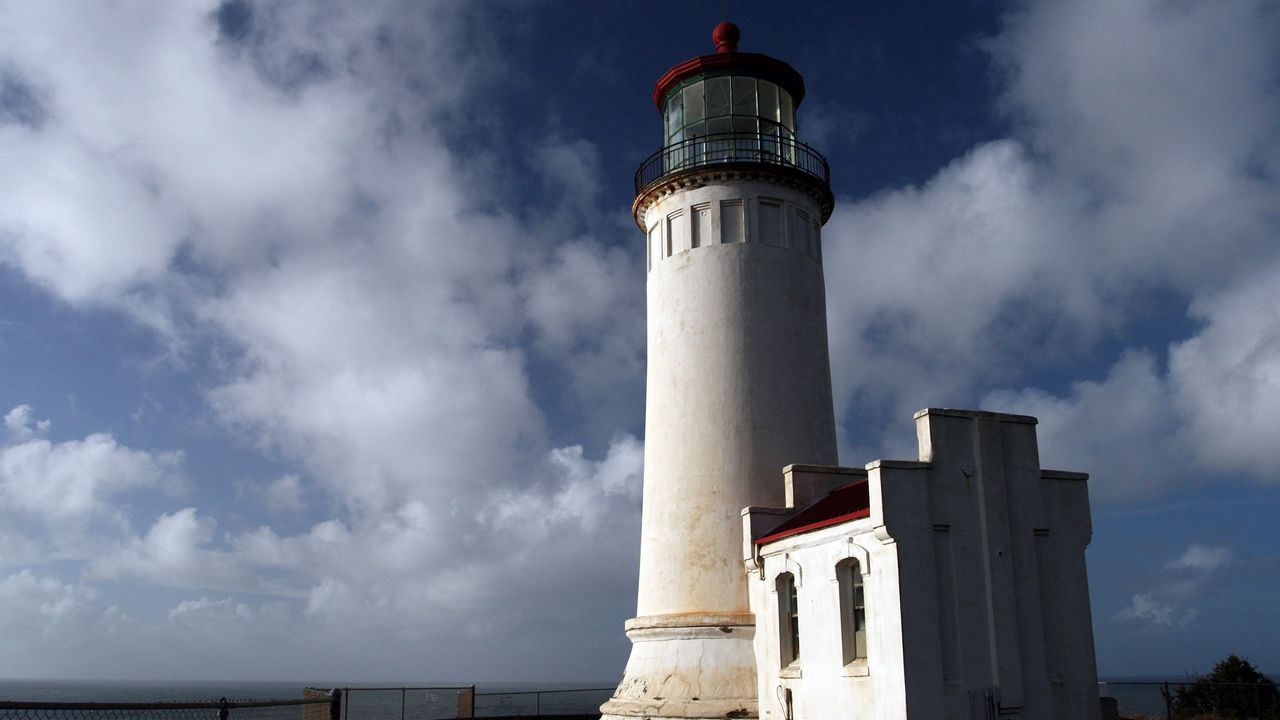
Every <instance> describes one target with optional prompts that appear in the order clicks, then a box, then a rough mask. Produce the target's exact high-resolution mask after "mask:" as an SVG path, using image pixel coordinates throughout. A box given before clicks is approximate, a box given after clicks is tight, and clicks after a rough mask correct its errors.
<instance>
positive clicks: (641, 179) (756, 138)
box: [636, 133, 831, 195]
mask: <svg viewBox="0 0 1280 720" xmlns="http://www.w3.org/2000/svg"><path fill="white" fill-rule="evenodd" d="M731 163H732V164H737V163H747V164H751V163H760V164H764V165H776V166H781V167H786V168H793V169H795V170H799V171H800V172H802V173H804V174H806V175H811V176H813V177H815V178H817V179H819V180H821V181H822V182H823V183H824V184H828V185H829V184H830V183H831V168H830V167H828V166H827V160H826V158H824V157H822V154H821V153H819V152H818V151H817V150H814V149H813V148H811V147H809V146H808V145H806V144H804V143H802V142H800V141H798V140H795V139H793V138H789V137H782V136H778V135H769V134H766V133H720V134H717V135H703V136H701V137H694V138H689V139H687V140H681V141H680V142H677V143H672V144H670V145H667V146H665V147H663V148H662V149H660V150H658V151H657V152H655V153H654V154H652V155H650V156H649V157H648V158H646V159H645V161H644V162H642V163H640V169H639V170H636V194H637V195H639V194H640V193H641V192H642V191H643V190H644V189H645V188H647V187H649V186H650V185H652V184H653V183H654V182H656V181H657V180H659V179H660V178H662V177H663V176H665V175H667V174H669V173H674V172H679V171H681V170H688V169H691V168H699V167H705V166H708V165H721V164H731Z"/></svg>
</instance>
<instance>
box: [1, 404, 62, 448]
mask: <svg viewBox="0 0 1280 720" xmlns="http://www.w3.org/2000/svg"><path fill="white" fill-rule="evenodd" d="M50 427H52V423H51V422H50V421H49V420H36V421H35V422H32V420H31V406H30V405H19V406H17V407H15V408H14V409H12V410H10V411H9V412H7V413H5V416H4V430H5V434H6V436H7V437H8V439H9V442H10V443H20V442H25V441H27V440H30V439H32V438H34V437H35V436H36V435H44V434H45V433H47V432H49V428H50Z"/></svg>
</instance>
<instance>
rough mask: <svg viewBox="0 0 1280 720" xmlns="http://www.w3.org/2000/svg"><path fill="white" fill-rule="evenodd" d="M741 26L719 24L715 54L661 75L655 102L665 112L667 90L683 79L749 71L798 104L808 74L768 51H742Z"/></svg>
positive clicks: (655, 92)
mask: <svg viewBox="0 0 1280 720" xmlns="http://www.w3.org/2000/svg"><path fill="white" fill-rule="evenodd" d="M740 36H741V34H740V33H739V31H738V26H737V25H734V24H733V23H731V22H728V21H726V22H722V23H720V24H719V25H716V28H715V30H713V31H712V32H711V39H712V41H713V42H715V44H716V52H715V54H714V55H700V56H698V57H696V58H692V59H690V60H685V61H684V62H682V63H680V64H679V65H676V66H675V67H673V68H671V69H670V70H668V71H667V72H666V74H665V75H663V76H662V77H660V78H658V84H657V86H656V87H654V89H653V104H654V105H656V106H657V107H658V112H662V105H663V102H664V101H665V100H666V97H667V93H668V92H669V91H670V90H671V89H672V88H674V87H676V86H677V85H679V84H680V83H682V82H684V81H685V80H688V79H689V78H692V77H696V76H698V75H706V74H710V73H721V74H732V75H745V76H748V77H754V78H759V79H761V80H768V81H770V82H773V83H777V84H778V85H779V86H780V87H781V88H782V89H783V90H786V91H787V92H788V93H790V94H791V99H792V101H793V102H794V103H795V106H796V107H799V106H800V101H801V100H803V99H804V78H802V77H800V73H798V72H796V70H795V68H793V67H791V66H790V65H788V64H786V63H784V62H782V61H781V60H778V59H776V58H771V57H769V56H768V55H760V54H758V53H741V52H738V38H739V37H740Z"/></svg>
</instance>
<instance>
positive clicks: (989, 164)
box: [826, 0, 1280, 499]
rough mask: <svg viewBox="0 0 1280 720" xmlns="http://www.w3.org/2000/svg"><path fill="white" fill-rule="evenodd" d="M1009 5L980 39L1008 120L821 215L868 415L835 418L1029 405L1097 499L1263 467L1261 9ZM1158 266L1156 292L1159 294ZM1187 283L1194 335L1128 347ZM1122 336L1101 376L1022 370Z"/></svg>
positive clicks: (837, 350)
mask: <svg viewBox="0 0 1280 720" xmlns="http://www.w3.org/2000/svg"><path fill="white" fill-rule="evenodd" d="M1006 20H1007V25H1006V27H1005V30H1004V31H1003V32H1002V33H1001V35H1000V36H999V37H998V38H996V39H994V40H992V41H991V42H990V43H989V48H990V49H991V52H992V55H993V58H994V59H995V61H996V63H997V66H998V67H999V68H1000V69H1001V72H1002V75H1003V77H1004V79H1005V82H1006V87H1005V93H1004V96H1003V103H1004V107H1005V109H1006V111H1007V113H1008V116H1009V117H1010V119H1011V120H1012V121H1013V124H1014V126H1015V133H1014V136H1013V137H1012V138H1010V139H1006V140H1001V141H995V142H990V143H987V144H984V145H980V146H978V147H976V148H974V149H973V150H971V151H970V152H969V154H968V155H966V156H965V157H963V158H960V159H958V160H956V161H954V162H952V163H951V164H950V165H949V166H948V167H946V168H944V169H943V170H942V171H940V172H939V173H938V174H937V175H936V176H935V177H934V178H932V179H931V180H930V181H929V182H928V183H926V184H924V185H923V186H922V187H920V188H901V189H898V190H894V191H891V192H885V193H882V194H879V195H876V196H873V197H871V198H869V199H867V200H865V201H862V202H859V203H855V204H851V205H850V204H847V203H846V204H845V205H844V206H843V207H842V208H838V209H837V211H836V214H835V216H834V217H833V218H832V220H831V222H830V223H829V224H828V226H827V229H826V240H827V243H826V248H827V249H828V251H827V259H828V277H829V278H832V277H834V278H840V279H841V280H840V281H838V282H831V283H829V289H828V295H829V304H830V308H831V309H830V318H831V340H832V347H833V354H834V355H835V358H836V362H834V363H833V374H834V380H835V385H836V388H837V392H838V397H837V409H838V412H839V414H840V415H841V417H842V422H844V423H845V424H846V425H849V429H850V430H857V431H859V433H860V436H859V437H856V438H855V439H856V440H857V441H860V442H862V443H864V444H865V445H873V446H874V445H876V444H877V443H876V442H875V441H876V440H877V439H878V438H877V437H876V434H877V433H882V432H883V431H884V430H885V426H883V425H879V424H877V423H875V421H874V420H872V421H871V423H872V424H871V425H870V426H868V427H862V428H859V427H857V426H855V425H852V424H851V423H867V422H868V418H878V417H893V418H897V417H907V416H908V413H910V411H911V410H913V409H916V408H919V407H925V406H928V405H940V404H970V403H973V402H975V400H978V401H980V403H981V404H982V405H984V406H986V407H988V408H989V409H994V410H1021V411H1024V412H1030V413H1032V414H1037V415H1041V419H1042V421H1043V422H1042V426H1041V432H1042V435H1043V437H1042V443H1041V446H1042V450H1043V452H1044V454H1045V456H1046V458H1048V459H1049V462H1051V463H1052V464H1054V465H1059V466H1064V467H1068V468H1074V469H1081V470H1087V471H1090V472H1092V473H1093V477H1094V480H1093V483H1092V485H1091V488H1092V490H1093V494H1094V495H1095V496H1098V497H1101V498H1103V499H1117V498H1122V497H1134V496H1137V495H1139V494H1155V493H1160V492H1164V491H1166V490H1167V489H1168V488H1169V487H1171V486H1174V485H1177V484H1182V483H1185V482H1187V481H1188V480H1189V479H1195V478H1202V477H1215V476H1220V475H1221V474H1224V473H1231V472H1237V473H1248V474H1249V475H1251V476H1252V477H1254V478H1255V479H1258V480H1262V481H1270V478H1271V475H1273V473H1270V472H1269V468H1272V467H1274V466H1275V464H1276V462H1277V460H1280V458H1277V456H1276V454H1275V453H1276V449H1275V447H1273V446H1274V445H1275V444H1274V443H1270V444H1269V443H1266V442H1265V441H1262V440H1261V437H1262V434H1260V431H1259V428H1265V427H1270V426H1272V425H1274V424H1275V423H1276V421H1277V420H1278V419H1280V418H1277V417H1275V411H1274V408H1275V407H1280V403H1277V399H1280V380H1277V378H1278V377H1280V376H1278V375H1277V373H1278V372H1280V341H1277V339H1276V338H1277V336H1276V331H1275V327H1277V326H1278V325H1280V322H1277V314H1278V312H1280V311H1278V310H1277V307H1278V306H1277V304H1276V299H1275V293H1274V287H1275V286H1276V284H1277V282H1278V280H1277V278H1280V245H1277V244H1276V243H1275V238H1276V237H1277V236H1280V223H1278V222H1277V219H1276V216H1275V214H1274V207H1275V206H1276V204H1277V202H1280V181H1277V178H1280V100H1277V98H1276V96H1275V94H1274V93H1273V92H1272V88H1274V84H1275V82H1276V81H1277V80H1278V79H1280V70H1278V68H1280V65H1278V64H1277V63H1276V62H1275V59H1276V57H1277V50H1276V45H1275V42H1274V40H1275V37H1276V36H1277V32H1278V31H1280V28H1277V27H1276V26H1277V22H1276V16H1275V14H1274V13H1268V12H1266V11H1265V10H1264V9H1263V5H1262V4H1261V3H1257V2H1241V3H1235V4H1232V5H1231V6H1230V7H1229V8H1228V7H1222V6H1220V5H1217V4H1214V3H1198V2H1190V3H1180V4H1174V5H1169V4H1162V3H1155V2H1133V3H1112V2H1106V1H1105V0H1099V1H1093V0H1090V1H1086V2H1075V3H1065V4H1063V3H1028V4H1026V5H1023V6H1022V7H1020V8H1019V9H1018V10H1017V11H1015V12H1014V13H1012V14H1010V15H1009V16H1008V17H1007V18H1006ZM1157 289H1158V290H1159V291H1160V297H1161V300H1160V302H1165V303H1168V302H1172V303H1175V306H1174V307H1173V308H1172V309H1170V308H1163V307H1161V308H1153V307H1152V300H1151V299H1150V298H1151V295H1150V293H1151V292H1152V291H1153V290H1157ZM1187 307H1189V310H1188V312H1189V315H1190V317H1191V318H1192V319H1194V320H1197V321H1199V322H1201V323H1202V325H1201V327H1200V328H1198V329H1196V330H1194V331H1192V335H1191V336H1190V337H1186V338H1176V337H1174V338H1169V339H1172V340H1174V342H1173V343H1172V344H1171V345H1170V346H1168V347H1167V348H1166V347H1154V348H1153V347H1143V346H1134V347H1128V348H1125V347H1124V346H1125V345H1126V344H1127V341H1128V339H1129V336H1130V335H1131V334H1132V333H1134V331H1136V330H1145V328H1144V327H1143V326H1144V325H1145V324H1147V323H1151V322H1156V323H1158V324H1163V325H1166V326H1168V325H1171V323H1170V321H1169V319H1168V318H1170V317H1176V316H1177V315H1178V314H1179V313H1180V312H1181V311H1182V310H1183V309H1184V308H1187ZM1153 317H1154V318H1155V319H1154V320H1153V319H1152V318H1153ZM1142 334H1143V335H1145V332H1144V333H1142ZM1166 337H1167V336H1166ZM1165 342H1168V339H1166V340H1165ZM1117 345H1119V346H1120V349H1118V350H1116V351H1115V357H1116V360H1115V361H1114V365H1113V366H1112V367H1111V368H1110V369H1108V370H1105V371H1101V372H1098V373H1097V375H1098V379H1093V380H1085V379H1077V380H1076V381H1075V382H1074V383H1072V384H1071V386H1070V389H1069V390H1067V391H1065V392H1064V391H1061V390H1054V391H1050V390H1046V389H1044V388H1042V387H1035V386H1032V387H1027V385H1028V384H1029V383H1033V382H1037V381H1039V379H1040V378H1042V377H1044V376H1045V375H1060V374H1063V373H1069V372H1071V371H1072V370H1073V368H1074V367H1075V366H1077V365H1078V364H1079V363H1081V362H1085V361H1091V360H1092V361H1096V358H1095V357H1092V356H1093V355H1094V353H1096V352H1097V350H1098V349H1099V348H1100V347H1115V346H1117ZM1166 353H1167V360H1168V367H1167V368H1166V367H1164V365H1165V359H1166ZM841 359H843V361H841ZM1090 364H1093V362H1090ZM1015 388H1020V389H1015ZM894 427H895V432H896V426H894ZM862 450H864V449H863V448H859V451H862Z"/></svg>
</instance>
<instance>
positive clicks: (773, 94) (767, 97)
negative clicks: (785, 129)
mask: <svg viewBox="0 0 1280 720" xmlns="http://www.w3.org/2000/svg"><path fill="white" fill-rule="evenodd" d="M757 85H758V88H759V94H760V113H759V115H760V117H762V118H764V119H766V120H772V121H774V122H777V121H778V86H777V85H774V84H773V83H771V82H769V81H768V80H760V81H759V82H758V83H757Z"/></svg>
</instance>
